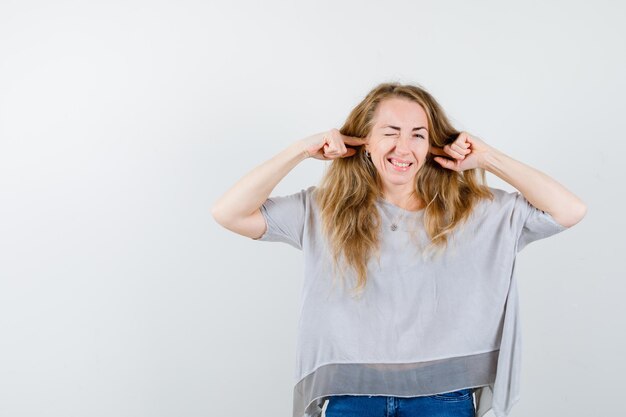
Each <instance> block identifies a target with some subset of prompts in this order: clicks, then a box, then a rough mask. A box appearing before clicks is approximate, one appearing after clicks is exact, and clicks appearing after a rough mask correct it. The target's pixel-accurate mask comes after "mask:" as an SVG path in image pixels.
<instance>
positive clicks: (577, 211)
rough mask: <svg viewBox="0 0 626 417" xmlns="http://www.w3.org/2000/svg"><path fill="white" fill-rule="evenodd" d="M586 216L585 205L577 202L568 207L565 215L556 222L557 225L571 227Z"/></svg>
mask: <svg viewBox="0 0 626 417" xmlns="http://www.w3.org/2000/svg"><path fill="white" fill-rule="evenodd" d="M586 214H587V205H586V204H585V203H583V202H582V201H579V202H578V203H576V204H575V205H572V206H570V207H569V209H568V211H567V215H565V216H561V218H560V219H558V220H557V219H555V220H557V222H558V223H560V224H562V225H563V226H565V227H568V228H569V227H572V226H574V225H575V224H577V223H579V222H580V221H581V220H582V219H583V218H584V217H585V215H586Z"/></svg>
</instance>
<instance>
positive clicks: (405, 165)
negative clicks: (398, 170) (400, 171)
mask: <svg viewBox="0 0 626 417" xmlns="http://www.w3.org/2000/svg"><path fill="white" fill-rule="evenodd" d="M391 163H392V164H394V165H395V166H397V167H402V168H406V167H408V166H409V165H411V164H403V163H400V162H396V161H394V160H393V159H391Z"/></svg>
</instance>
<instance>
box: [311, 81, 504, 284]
mask: <svg viewBox="0 0 626 417" xmlns="http://www.w3.org/2000/svg"><path fill="white" fill-rule="evenodd" d="M395 97H398V98H404V99H409V100H411V101H414V102H416V103H418V104H419V105H420V106H421V107H422V108H423V109H424V111H425V113H426V116H427V119H428V131H429V135H428V138H429V139H428V140H429V142H430V145H431V146H436V147H440V148H441V147H443V146H444V145H447V144H451V143H452V142H454V140H455V139H456V138H457V137H458V135H459V134H460V132H459V131H457V130H456V129H454V128H453V127H452V124H451V123H450V121H449V120H448V118H447V116H446V115H445V113H444V111H443V109H442V108H441V106H440V105H439V103H437V101H436V100H435V99H434V97H433V96H432V95H431V94H430V93H428V92H427V91H426V90H425V89H424V88H422V87H421V86H418V85H406V84H405V85H403V84H399V83H382V84H379V85H378V86H376V87H375V88H374V89H372V90H371V91H370V92H369V93H368V94H367V96H366V97H365V98H364V99H363V100H362V101H361V102H360V103H359V104H358V105H357V106H356V107H355V108H354V109H353V110H352V112H351V113H350V114H349V116H348V118H347V120H346V121H345V123H344V125H343V126H342V127H341V129H339V131H340V132H341V134H343V135H347V136H355V137H361V138H363V137H366V136H368V135H369V134H370V132H371V131H372V128H373V126H374V122H375V120H374V114H375V111H376V108H377V107H378V105H379V104H380V103H381V102H382V101H383V100H385V99H388V98H395ZM355 149H356V151H357V152H356V154H355V155H353V156H351V157H347V158H337V159H334V160H333V161H332V162H331V163H330V166H329V167H328V168H327V170H326V172H325V173H324V176H323V178H322V180H321V182H320V185H319V187H316V189H315V192H314V198H315V201H316V202H317V204H318V206H319V207H320V210H321V223H322V229H323V230H322V231H323V234H324V236H325V237H326V239H327V241H328V246H329V249H330V253H331V255H332V258H333V276H335V274H336V272H337V269H338V267H339V266H341V268H339V269H340V273H341V275H342V276H343V271H344V270H343V264H342V263H341V261H342V260H343V261H345V262H346V263H347V264H348V265H349V266H350V267H351V268H352V269H353V270H354V271H355V272H356V275H357V284H356V287H355V288H354V290H355V291H356V292H359V293H360V292H362V291H363V289H364V288H365V285H366V282H367V263H368V259H369V258H370V257H371V256H372V255H376V256H377V258H378V260H379V262H380V230H381V218H380V214H379V212H378V210H377V209H376V206H375V203H376V200H377V199H378V198H379V197H382V196H383V189H382V182H381V179H380V177H379V174H378V171H377V170H376V167H375V166H374V164H373V163H372V161H371V160H370V159H369V158H367V157H366V156H365V146H364V145H360V146H357V147H355ZM414 188H415V193H416V195H417V196H418V197H419V198H421V199H422V201H424V202H427V205H426V207H425V208H424V216H423V219H424V220H423V227H424V230H425V231H426V233H427V235H428V237H429V238H430V243H429V245H428V247H427V248H425V249H424V250H423V251H422V255H427V254H433V252H434V253H435V254H438V255H440V254H441V253H442V252H443V250H444V249H445V248H446V247H447V246H448V238H449V237H450V236H452V234H451V233H452V232H453V231H454V229H455V228H456V227H457V226H459V225H460V224H462V223H463V222H465V220H467V218H468V217H469V216H470V214H471V212H472V209H473V208H474V206H475V205H476V204H477V203H478V201H479V200H480V199H483V198H489V199H493V195H492V193H491V192H490V190H489V187H487V185H486V179H485V171H484V169H479V168H476V169H470V170H466V171H463V172H456V171H453V170H449V169H446V168H443V167H441V166H440V165H439V164H438V163H437V162H436V161H435V160H434V159H433V155H432V154H431V153H428V156H427V157H426V160H425V161H424V165H422V167H421V168H420V169H419V171H418V172H417V174H416V176H415V187H414Z"/></svg>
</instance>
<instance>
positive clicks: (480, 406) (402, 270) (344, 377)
mask: <svg viewBox="0 0 626 417" xmlns="http://www.w3.org/2000/svg"><path fill="white" fill-rule="evenodd" d="M489 188H490V190H491V191H492V193H493V194H494V197H495V198H494V200H493V201H490V200H482V201H481V202H480V203H479V204H478V205H477V206H476V207H475V209H474V211H473V212H472V215H471V217H470V219H469V220H468V222H466V223H465V224H464V225H462V226H461V227H460V228H458V229H456V230H455V231H454V233H453V235H454V236H453V238H451V239H449V244H448V249H447V250H446V251H445V253H444V254H443V256H441V257H439V258H432V259H429V258H424V257H422V256H420V252H419V250H418V249H417V248H418V247H419V246H421V247H424V246H425V245H426V244H427V243H428V238H427V235H426V232H425V231H424V228H423V226H422V221H423V216H424V211H423V210H420V211H417V212H413V211H407V210H404V209H402V208H400V207H398V206H395V205H393V204H391V203H389V202H388V201H386V200H384V199H378V200H377V202H376V207H377V209H378V210H379V212H380V214H381V218H382V228H381V230H382V236H381V256H380V263H379V262H378V259H376V258H375V257H373V258H372V259H370V260H369V262H368V276H367V285H366V288H365V291H364V292H363V293H362V296H361V297H360V298H354V297H351V296H350V294H351V293H350V289H351V288H353V287H354V285H355V282H356V281H355V274H354V273H353V272H352V270H351V269H347V270H348V272H349V273H348V274H347V275H346V278H347V280H346V281H345V282H346V285H343V286H341V285H337V283H336V282H335V284H334V285H333V283H332V282H333V280H332V275H331V273H332V272H331V271H332V269H331V268H332V267H331V264H332V258H331V256H330V252H329V248H328V246H327V244H326V241H325V239H324V237H323V236H322V230H321V223H320V217H319V208H318V207H317V204H316V202H315V201H314V199H313V195H312V192H313V191H314V190H315V186H311V187H309V188H307V189H303V190H301V191H300V192H297V193H294V194H291V195H285V196H275V197H270V198H268V199H267V200H266V201H265V202H264V203H263V205H262V206H261V213H262V214H263V216H264V218H265V220H266V223H267V230H266V232H265V233H264V234H263V236H261V237H260V238H259V239H258V240H262V241H274V242H284V243H287V244H289V245H291V246H293V247H295V248H297V249H300V250H302V252H303V255H304V282H303V288H302V298H301V306H302V309H301V315H300V321H299V325H298V339H297V351H296V366H295V374H294V384H295V386H294V397H293V417H303V416H306V417H319V416H321V412H322V407H323V405H324V402H325V400H326V397H328V396H330V395H342V394H350V395H384V396H396V397H414V396H422V395H433V394H437V393H442V392H448V391H455V390H458V389H462V388H475V393H476V416H477V417H482V416H483V415H484V414H485V413H486V412H487V411H489V410H490V409H493V411H494V414H495V415H496V416H497V417H505V416H507V415H508V414H509V412H510V410H511V408H512V406H513V405H514V404H515V403H516V402H517V401H518V399H519V386H520V360H521V334H520V330H521V329H520V321H519V320H520V319H519V308H518V291H517V284H516V280H515V257H516V254H517V253H518V252H519V251H520V250H521V249H523V248H524V247H525V246H526V245H527V244H529V243H531V242H533V241H535V240H538V239H543V238H546V237H548V236H551V235H553V234H556V233H559V232H561V231H563V230H565V229H566V227H565V226H562V225H560V224H559V223H557V222H556V221H555V220H554V219H553V218H552V216H550V215H549V214H548V213H547V212H544V211H541V210H539V209H537V208H535V207H534V206H532V205H531V204H530V203H529V202H528V200H526V198H524V196H523V195H522V194H521V193H519V192H517V191H514V192H507V191H504V190H501V189H497V188H492V187H489ZM401 214H403V216H401ZM399 216H400V217H401V218H402V221H401V222H400V225H399V228H398V230H396V231H391V230H390V224H391V221H392V220H395V219H397V218H398V217H399Z"/></svg>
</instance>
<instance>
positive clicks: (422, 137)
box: [365, 98, 429, 194]
mask: <svg viewBox="0 0 626 417" xmlns="http://www.w3.org/2000/svg"><path fill="white" fill-rule="evenodd" d="M428 133H429V132H428V119H427V117H426V112H425V111H424V109H423V108H422V106H420V105H419V104H417V103H416V102H414V101H410V100H408V99H404V98H389V99H385V100H383V101H381V102H380V103H379V104H378V107H377V108H376V113H375V115H374V126H373V128H372V131H371V132H370V134H369V136H368V139H369V140H368V142H367V144H366V145H365V149H367V150H368V151H369V152H370V154H371V158H372V162H373V163H374V166H375V167H376V170H377V171H378V174H379V175H380V177H381V179H382V183H383V187H384V190H383V191H385V192H391V193H394V194H395V193H399V194H406V193H409V192H410V191H412V190H413V187H414V180H415V174H416V173H417V171H419V169H420V168H421V167H422V166H423V165H424V162H425V160H426V156H427V155H428V152H429V138H428ZM394 163H395V164H394ZM407 164H408V166H407Z"/></svg>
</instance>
